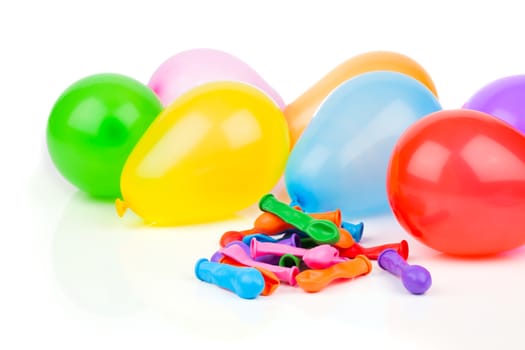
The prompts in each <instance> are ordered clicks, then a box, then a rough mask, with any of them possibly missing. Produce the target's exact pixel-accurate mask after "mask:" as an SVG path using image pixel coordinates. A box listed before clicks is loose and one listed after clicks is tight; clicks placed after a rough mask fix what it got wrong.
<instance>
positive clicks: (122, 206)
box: [115, 198, 128, 217]
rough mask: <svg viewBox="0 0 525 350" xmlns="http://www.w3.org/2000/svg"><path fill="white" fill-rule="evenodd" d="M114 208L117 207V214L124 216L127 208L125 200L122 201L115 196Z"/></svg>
mask: <svg viewBox="0 0 525 350" xmlns="http://www.w3.org/2000/svg"><path fill="white" fill-rule="evenodd" d="M115 209H117V214H118V216H120V217H122V216H124V213H125V212H126V210H127V209H128V205H127V204H126V202H124V201H123V200H121V199H120V198H117V199H116V200H115Z"/></svg>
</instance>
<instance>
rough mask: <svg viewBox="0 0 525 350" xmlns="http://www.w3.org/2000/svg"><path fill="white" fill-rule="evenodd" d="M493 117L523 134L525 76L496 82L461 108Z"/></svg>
mask: <svg viewBox="0 0 525 350" xmlns="http://www.w3.org/2000/svg"><path fill="white" fill-rule="evenodd" d="M463 108H466V109H473V110H476V111H480V112H484V113H487V114H490V115H492V116H495V117H497V118H499V119H501V120H503V121H505V122H507V123H509V124H510V125H512V126H513V127H515V128H516V129H518V130H519V131H521V132H522V133H525V75H515V76H510V77H506V78H502V79H499V80H496V81H494V82H492V83H490V84H488V85H487V86H485V87H483V88H482V89H481V90H479V91H478V92H476V93H475V94H474V96H472V97H471V98H470V99H469V100H468V102H467V103H466V104H465V105H464V106H463Z"/></svg>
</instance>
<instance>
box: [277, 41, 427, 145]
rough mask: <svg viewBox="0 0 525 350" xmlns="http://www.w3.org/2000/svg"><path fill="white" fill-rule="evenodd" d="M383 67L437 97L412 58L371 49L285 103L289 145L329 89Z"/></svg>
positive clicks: (298, 135)
mask: <svg viewBox="0 0 525 350" xmlns="http://www.w3.org/2000/svg"><path fill="white" fill-rule="evenodd" d="M382 70H384V71H393V72H399V73H403V74H405V75H408V76H410V77H412V78H414V79H416V80H419V82H421V83H422V84H423V85H425V86H426V87H427V88H428V89H429V90H430V91H432V93H433V94H434V95H435V96H436V97H437V92H436V87H435V86H434V82H433V81H432V78H431V77H430V75H428V73H427V72H426V70H425V69H424V68H423V67H422V66H421V65H420V64H419V63H417V62H416V61H414V60H413V59H412V58H410V57H408V56H405V55H402V54H400V53H397V52H390V51H371V52H366V53H363V54H360V55H357V56H355V57H352V58H350V59H349V60H347V61H345V62H343V63H341V64H340V65H339V66H337V67H336V68H334V69H333V70H332V71H330V72H329V73H328V74H327V75H325V76H324V77H323V78H322V79H321V80H319V81H318V82H317V83H316V84H314V85H313V86H312V87H310V88H309V89H308V90H307V91H306V92H305V93H303V94H302V95H301V96H299V97H298V98H297V99H296V100H295V101H294V102H292V103H290V104H289V105H287V106H286V108H285V110H284V115H285V116H286V119H287V120H288V125H289V128H290V134H291V142H292V146H293V145H295V143H296V142H297V140H298V139H299V137H300V136H301V134H302V133H303V131H304V129H305V128H306V127H307V126H308V124H309V123H310V120H311V119H312V117H313V115H314V114H315V111H316V110H317V108H319V105H320V104H321V102H323V100H324V99H325V98H326V96H328V95H329V94H330V92H332V91H333V90H334V89H335V88H336V87H338V86H339V85H340V84H342V83H344V82H345V81H347V80H348V79H351V78H353V77H355V76H358V75H359V74H363V73H367V72H374V71H382Z"/></svg>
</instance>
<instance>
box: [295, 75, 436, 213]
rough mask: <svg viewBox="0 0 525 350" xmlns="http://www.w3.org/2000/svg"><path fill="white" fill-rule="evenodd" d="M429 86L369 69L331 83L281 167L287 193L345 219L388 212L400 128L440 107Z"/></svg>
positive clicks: (310, 209) (311, 209)
mask: <svg viewBox="0 0 525 350" xmlns="http://www.w3.org/2000/svg"><path fill="white" fill-rule="evenodd" d="M440 109H441V107H440V105H439V102H438V101H437V100H436V98H435V96H434V95H433V94H432V92H431V91H430V90H428V89H427V88H426V87H425V86H424V85H423V84H421V83H420V82H418V81H417V80H415V79H413V78H411V77H408V76H406V75H404V74H400V73H394V72H371V73H365V74H362V75H360V76H357V77H355V78H353V79H350V80H349V81H347V82H346V83H344V84H342V85H341V86H339V87H338V88H337V89H335V90H334V91H333V92H332V93H331V94H330V95H329V96H328V97H327V99H326V100H325V101H324V102H323V104H322V105H321V106H320V108H319V111H318V112H317V113H316V115H315V118H314V119H313V120H312V122H311V123H310V125H309V126H308V128H307V129H306V130H305V132H304V134H303V135H302V137H301V138H300V139H299V142H297V144H296V145H295V147H294V149H293V150H292V153H291V155H290V158H289V161H288V164H287V167H286V174H285V179H286V187H287V189H288V193H289V194H290V197H291V199H292V200H293V201H294V202H295V204H297V205H299V206H300V207H301V208H303V209H304V210H305V211H307V212H325V211H331V210H334V209H341V211H342V214H343V217H344V218H345V219H348V220H353V219H360V218H362V217H363V216H368V215H374V214H380V213H385V212H388V211H389V210H390V209H389V205H388V201H387V195H386V188H385V182H386V170H387V165H388V160H389V158H390V154H391V153H392V150H393V148H394V145H395V144H396V141H397V139H398V138H399V136H401V134H402V133H403V132H404V131H405V130H406V129H407V128H408V127H409V126H410V125H411V124H412V123H414V122H415V121H417V120H419V119H420V118H422V117H424V116H425V115H427V114H429V113H432V112H435V111H437V110H440Z"/></svg>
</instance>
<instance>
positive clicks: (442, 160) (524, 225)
mask: <svg viewBox="0 0 525 350" xmlns="http://www.w3.org/2000/svg"><path fill="white" fill-rule="evenodd" d="M387 192H388V197H389V202H390V205H391V207H392V210H393V212H394V214H395V216H396V217H397V219H398V221H399V222H400V224H401V225H402V226H403V227H404V228H405V229H406V230H407V231H408V232H409V233H410V234H411V235H413V236H414V237H415V238H417V239H418V240H420V241H421V242H423V243H424V244H426V245H427V246H429V247H431V248H434V249H436V250H438V251H441V252H443V253H447V254H452V255H462V256H482V255H490V254H495V253H499V252H503V251H506V250H509V249H512V248H516V247H519V246H521V245H523V244H525V137H524V136H523V135H522V134H520V132H518V131H517V130H515V129H513V128H512V127H511V126H509V125H508V124H506V123H504V122H502V121H500V120H498V119H496V118H494V117H492V116H490V115H488V114H485V113H482V112H477V111H472V110H449V111H439V112H435V113H432V114H430V115H429V116H427V117H425V118H423V119H421V120H419V121H418V122H416V123H414V124H413V125H412V126H411V127H410V128H408V129H407V131H406V132H405V133H404V134H403V135H402V136H401V137H400V139H399V140H398V142H397V145H396V147H395V149H394V152H393V153H392V157H391V159H390V164H389V168H388V173H387Z"/></svg>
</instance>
